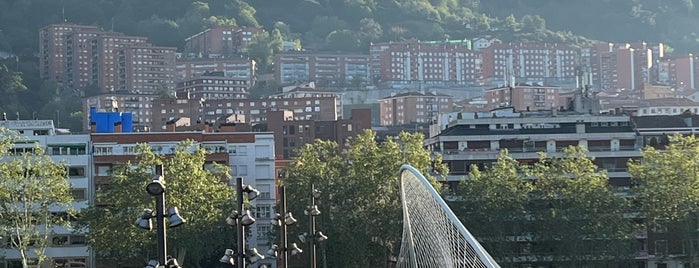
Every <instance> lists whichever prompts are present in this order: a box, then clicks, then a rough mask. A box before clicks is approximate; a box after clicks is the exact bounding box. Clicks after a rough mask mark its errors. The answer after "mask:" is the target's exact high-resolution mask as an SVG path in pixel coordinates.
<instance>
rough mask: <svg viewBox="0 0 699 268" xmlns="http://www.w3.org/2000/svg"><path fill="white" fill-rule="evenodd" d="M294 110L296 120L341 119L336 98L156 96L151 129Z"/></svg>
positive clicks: (250, 119)
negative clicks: (176, 122)
mask: <svg viewBox="0 0 699 268" xmlns="http://www.w3.org/2000/svg"><path fill="white" fill-rule="evenodd" d="M284 110H289V111H293V112H294V119H296V120H319V121H331V120H337V117H338V113H337V99H336V98H335V97H291V98H267V99H203V98H195V97H193V96H192V95H191V94H190V95H189V96H187V95H183V96H180V95H178V96H177V97H176V98H166V99H163V98H158V99H153V108H152V111H153V113H152V114H151V115H150V120H149V122H150V126H151V131H166V130H167V123H168V122H169V121H172V120H177V119H180V118H186V119H188V120H189V122H190V123H189V124H190V125H191V124H195V123H197V122H198V123H199V124H203V123H206V122H209V123H211V122H220V121H222V120H223V121H227V120H229V119H228V118H230V117H231V116H234V117H235V118H236V119H235V120H239V121H238V123H248V124H251V125H256V124H259V123H265V122H267V120H268V116H269V114H270V113H271V112H274V111H284Z"/></svg>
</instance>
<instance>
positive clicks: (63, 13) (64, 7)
mask: <svg viewBox="0 0 699 268" xmlns="http://www.w3.org/2000/svg"><path fill="white" fill-rule="evenodd" d="M61 18H62V19H63V22H67V20H66V6H65V5H64V4H63V0H61Z"/></svg>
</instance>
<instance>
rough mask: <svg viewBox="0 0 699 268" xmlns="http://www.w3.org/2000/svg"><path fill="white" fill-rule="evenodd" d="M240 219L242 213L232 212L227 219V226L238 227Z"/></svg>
mask: <svg viewBox="0 0 699 268" xmlns="http://www.w3.org/2000/svg"><path fill="white" fill-rule="evenodd" d="M238 217H240V213H239V212H238V211H237V210H233V211H232V212H231V215H229V216H228V218H226V224H228V225H231V226H233V225H237V224H238Z"/></svg>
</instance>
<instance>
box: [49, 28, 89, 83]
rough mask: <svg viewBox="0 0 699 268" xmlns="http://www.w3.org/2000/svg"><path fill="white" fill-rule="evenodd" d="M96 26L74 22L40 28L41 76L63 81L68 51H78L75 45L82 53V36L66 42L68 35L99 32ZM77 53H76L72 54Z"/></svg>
mask: <svg viewBox="0 0 699 268" xmlns="http://www.w3.org/2000/svg"><path fill="white" fill-rule="evenodd" d="M99 31H100V29H99V28H97V27H96V26H87V25H76V24H72V23H62V24H52V25H48V26H46V27H43V28H41V29H40V30H39V77H41V78H42V79H51V80H54V81H56V82H59V83H60V82H63V79H64V76H65V65H66V63H68V61H67V60H66V53H67V52H68V51H71V52H73V53H76V51H75V49H74V48H75V47H73V46H74V45H75V46H77V48H78V53H81V51H82V50H81V49H82V48H83V47H81V45H80V39H82V38H81V36H77V40H76V38H75V37H72V38H70V40H71V42H70V43H68V44H66V41H67V37H68V36H71V35H72V34H74V33H84V34H90V33H95V32H99ZM72 55H75V54H72Z"/></svg>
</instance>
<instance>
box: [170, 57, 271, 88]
mask: <svg viewBox="0 0 699 268" xmlns="http://www.w3.org/2000/svg"><path fill="white" fill-rule="evenodd" d="M175 64H176V66H175V69H176V71H177V76H176V78H177V81H181V80H185V79H189V78H192V77H196V76H201V75H204V74H206V73H217V72H223V76H225V77H230V78H234V79H245V80H247V84H248V87H252V86H254V85H255V81H257V73H256V71H257V65H256V63H255V61H254V60H252V59H251V58H226V59H206V58H196V59H182V58H178V59H177V61H176V63H175Z"/></svg>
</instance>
